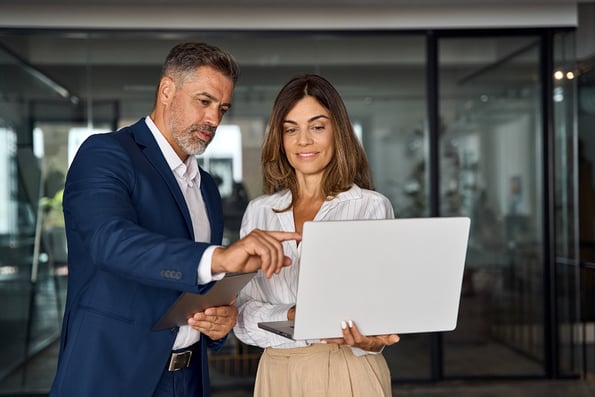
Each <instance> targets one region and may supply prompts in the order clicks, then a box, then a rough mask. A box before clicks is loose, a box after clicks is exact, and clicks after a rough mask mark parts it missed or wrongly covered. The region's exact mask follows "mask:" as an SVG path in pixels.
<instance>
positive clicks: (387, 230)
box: [294, 217, 470, 340]
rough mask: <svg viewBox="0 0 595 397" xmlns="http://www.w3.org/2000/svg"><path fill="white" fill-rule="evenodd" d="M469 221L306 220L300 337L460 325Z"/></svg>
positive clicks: (299, 303)
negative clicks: (345, 325)
mask: <svg viewBox="0 0 595 397" xmlns="http://www.w3.org/2000/svg"><path fill="white" fill-rule="evenodd" d="M469 226H470V220H469V218H466V217H450V218H412V219H390V220H355V221H321V222H306V223H305V224H304V230H303V240H302V242H301V259H300V275H299V285H298V293H297V306H296V319H295V332H294V339H297V340H299V339H318V338H331V337H341V336H342V334H341V321H344V320H352V321H354V322H355V323H356V324H357V326H358V328H359V329H360V331H361V332H362V333H363V334H366V335H378V334H392V333H397V334H406V333H417V332H436V331H450V330H453V329H454V328H455V327H456V324H457V317H458V309H459V300H460V294H461V286H462V279H463V269H464V264H465V256H466V252H467V241H468V237H469Z"/></svg>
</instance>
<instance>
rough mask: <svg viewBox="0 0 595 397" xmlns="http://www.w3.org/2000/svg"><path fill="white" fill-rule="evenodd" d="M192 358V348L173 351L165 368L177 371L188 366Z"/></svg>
mask: <svg viewBox="0 0 595 397" xmlns="http://www.w3.org/2000/svg"><path fill="white" fill-rule="evenodd" d="M191 358H192V350H185V351H181V352H173V353H172V354H171V357H170V358H169V366H168V367H167V370H168V371H170V372H172V371H179V370H181V369H184V368H188V367H189V366H190V359H191Z"/></svg>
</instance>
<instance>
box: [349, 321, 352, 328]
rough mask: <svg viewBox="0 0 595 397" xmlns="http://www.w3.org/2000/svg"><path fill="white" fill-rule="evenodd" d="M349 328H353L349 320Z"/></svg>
mask: <svg viewBox="0 0 595 397" xmlns="http://www.w3.org/2000/svg"><path fill="white" fill-rule="evenodd" d="M349 328H353V321H351V320H349Z"/></svg>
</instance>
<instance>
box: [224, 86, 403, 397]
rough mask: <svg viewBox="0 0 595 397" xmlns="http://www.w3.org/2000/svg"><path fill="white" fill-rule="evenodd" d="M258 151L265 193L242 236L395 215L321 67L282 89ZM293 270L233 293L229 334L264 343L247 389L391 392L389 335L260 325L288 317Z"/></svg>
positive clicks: (251, 209)
mask: <svg viewBox="0 0 595 397" xmlns="http://www.w3.org/2000/svg"><path fill="white" fill-rule="evenodd" d="M261 161H262V166H263V172H264V188H265V192H266V193H267V194H266V195H264V196H261V197H258V198H256V199H254V200H252V201H251V202H250V203H249V205H248V208H247V209H246V212H245V214H244V218H243V220H242V227H241V230H240V235H242V236H243V235H245V234H246V233H249V232H250V231H251V230H254V229H255V228H258V229H263V230H284V231H297V232H298V233H301V232H302V228H303V225H304V222H306V221H311V220H314V221H321V220H337V219H380V218H392V217H394V215H393V209H392V206H391V203H390V201H389V200H388V199H387V198H386V197H385V196H383V195H381V194H380V193H377V192H375V191H372V190H371V189H372V188H373V187H372V178H371V175H370V171H369V166H368V162H367V158H366V155H365V152H364V150H363V147H362V146H361V144H360V143H359V141H358V140H357V138H356V136H355V134H354V132H353V128H352V126H351V121H350V119H349V115H348V114H347V110H346V108H345V104H344V103H343V101H342V99H341V97H340V95H339V93H338V92H337V91H336V89H335V88H334V87H333V86H332V85H331V84H330V83H329V82H328V81H327V80H325V79H324V78H322V77H320V76H317V75H304V76H299V77H296V78H294V79H292V80H290V81H289V82H288V83H287V84H286V85H285V86H284V87H283V88H282V89H281V91H280V92H279V94H278V96H277V98H276V100H275V103H274V105H273V110H272V114H271V119H270V123H269V131H268V132H267V135H266V137H265V141H264V144H263V150H262V159H261ZM283 244H284V250H285V254H286V255H287V256H289V257H290V258H292V263H294V264H295V263H298V259H299V250H298V245H297V244H296V243H295V241H291V242H285V243H283ZM362 265H363V264H362ZM298 272H299V266H296V265H293V266H289V267H286V268H284V269H282V270H281V271H280V273H279V274H278V275H277V276H275V277H273V278H271V279H266V278H264V277H263V276H262V275H261V274H258V275H257V276H256V277H255V278H253V279H252V281H250V283H249V284H248V285H247V286H246V287H245V288H244V289H243V290H242V291H241V292H240V294H239V296H238V299H237V301H236V305H237V306H238V308H239V317H238V323H237V325H236V326H235V328H234V332H235V335H236V336H237V337H238V338H239V339H240V340H241V341H243V342H244V343H247V344H250V345H255V346H260V347H262V348H265V351H264V352H263V355H262V357H261V359H260V363H259V366H258V372H257V376H256V384H255V390H254V395H255V396H341V397H345V396H390V395H391V379H390V372H389V369H388V366H387V364H386V361H385V359H384V357H383V356H382V354H381V351H382V349H383V348H384V346H386V345H391V344H393V343H396V342H397V341H398V339H399V337H398V336H397V335H380V336H363V335H361V334H360V333H359V331H358V329H357V326H356V325H355V324H353V323H352V322H345V323H343V324H341V327H342V329H343V338H337V339H328V340H323V341H307V342H306V341H292V340H289V339H286V338H283V337H281V336H277V335H275V334H273V333H270V332H267V331H263V330H261V329H259V328H258V326H257V324H258V322H261V321H279V320H293V319H294V316H295V301H296V291H297V280H298ZM354 292H355V291H354ZM337 326H339V324H338V325H337Z"/></svg>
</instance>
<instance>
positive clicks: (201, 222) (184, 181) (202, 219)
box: [145, 116, 224, 350]
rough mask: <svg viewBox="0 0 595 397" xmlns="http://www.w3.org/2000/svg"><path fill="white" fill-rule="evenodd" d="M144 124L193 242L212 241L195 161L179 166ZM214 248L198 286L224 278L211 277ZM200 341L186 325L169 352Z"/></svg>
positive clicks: (204, 258) (205, 256)
mask: <svg viewBox="0 0 595 397" xmlns="http://www.w3.org/2000/svg"><path fill="white" fill-rule="evenodd" d="M145 122H146V123H147V126H148V127H149V129H150V130H151V132H152V133H153V136H154V137H155V140H156V141H157V144H158V145H159V149H161V153H163V156H164V157H165V160H166V161H167V164H168V165H169V167H170V168H171V170H172V172H173V173H174V175H175V176H176V180H177V181H178V185H179V186H180V190H181V191H182V194H183V195H184V199H185V200H186V204H187V205H188V209H189V212H190V218H191V219H192V226H193V229H194V240H195V241H202V242H209V241H210V240H211V226H210V223H209V217H208V214H207V209H206V207H205V204H204V201H203V199H202V194H201V192H200V172H199V170H198V162H197V160H196V157H194V156H188V158H187V159H186V161H185V162H182V160H181V159H180V157H178V155H177V154H176V152H175V151H174V149H173V148H172V147H171V145H170V144H169V142H167V140H166V139H165V137H164V136H163V135H162V134H161V132H159V129H158V128H157V126H156V125H155V123H153V120H151V118H150V117H149V116H147V117H146V118H145ZM215 248H217V246H216V245H214V246H211V247H209V248H207V249H206V250H205V252H204V254H203V256H202V258H201V259H200V263H197V265H196V267H197V273H198V278H197V280H198V284H207V283H209V282H211V281H213V280H219V279H221V278H222V277H223V276H224V274H217V275H215V276H213V275H212V274H211V259H212V257H213V251H214V250H215ZM199 339H200V332H198V331H196V330H195V329H193V328H192V327H190V326H189V325H183V326H181V327H180V329H179V332H178V335H177V336H176V340H175V342H174V345H173V347H172V349H173V350H176V349H181V348H184V347H188V346H190V345H193V344H194V343H196V342H198V340H199Z"/></svg>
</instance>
